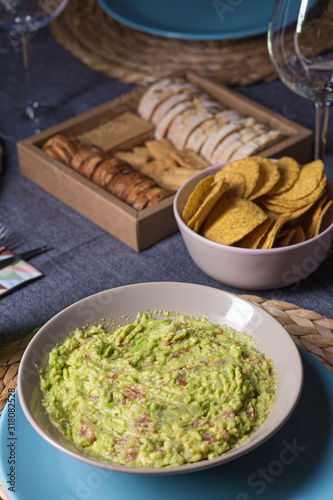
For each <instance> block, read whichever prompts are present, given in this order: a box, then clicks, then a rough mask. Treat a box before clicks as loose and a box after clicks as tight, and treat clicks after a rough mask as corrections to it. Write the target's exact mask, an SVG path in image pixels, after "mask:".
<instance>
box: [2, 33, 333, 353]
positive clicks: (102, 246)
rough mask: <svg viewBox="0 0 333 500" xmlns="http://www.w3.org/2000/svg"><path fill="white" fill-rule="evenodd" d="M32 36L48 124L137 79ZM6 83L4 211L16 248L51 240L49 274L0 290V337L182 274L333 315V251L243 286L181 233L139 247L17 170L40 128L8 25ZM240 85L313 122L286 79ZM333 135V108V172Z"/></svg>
mask: <svg viewBox="0 0 333 500" xmlns="http://www.w3.org/2000/svg"><path fill="white" fill-rule="evenodd" d="M32 42H33V54H34V61H35V74H36V78H35V79H36V96H37V97H38V98H39V100H40V101H41V102H42V103H43V102H45V103H46V104H48V105H52V106H53V107H54V110H53V112H52V114H51V115H50V116H49V117H48V118H47V119H46V120H45V122H44V123H43V126H42V130H43V129H45V128H48V127H49V126H52V125H54V124H56V123H58V122H60V121H63V120H65V119H67V118H69V117H72V116H75V115H77V114H79V113H81V112H83V111H86V110H88V109H91V108H92V107H94V106H96V105H99V104H102V103H104V102H106V101H108V100H109V99H112V98H114V97H116V96H118V95H120V94H122V93H124V92H128V91H129V90H131V89H132V88H133V86H130V85H126V84H123V83H121V82H119V81H116V80H112V79H109V78H106V77H104V76H103V75H101V74H99V73H96V72H94V71H92V70H90V69H89V68H87V67H86V66H85V65H84V64H82V63H81V62H80V61H78V60H77V59H76V58H74V57H73V56H72V55H71V54H70V53H69V52H67V51H66V50H65V49H63V48H62V47H61V46H60V45H59V44H57V43H56V41H55V40H54V39H53V37H52V35H51V34H50V31H49V28H44V29H42V30H41V31H40V32H39V33H38V34H36V36H34V38H33V40H32ZM14 49H15V50H14ZM0 83H1V84H0V137H1V140H2V143H3V146H4V161H3V173H2V174H1V176H0V220H1V221H4V222H5V223H6V224H7V225H8V227H9V228H10V229H11V230H12V232H13V233H14V236H15V237H16V240H17V245H16V248H15V250H16V251H21V250H22V251H23V250H26V249H30V248H33V247H35V246H39V245H44V244H47V245H49V246H51V247H52V248H53V249H52V250H51V251H49V252H47V253H45V254H42V255H39V256H37V257H35V258H34V259H31V260H30V262H31V263H32V264H33V265H35V266H36V267H37V268H38V269H39V270H40V271H41V272H42V273H43V274H44V276H43V278H41V279H39V280H37V281H35V282H33V283H31V284H29V285H27V286H24V287H22V288H21V289H18V290H17V291H15V292H13V293H11V294H8V295H6V296H4V297H2V298H1V299H0V345H1V344H2V345H4V343H9V342H12V341H14V340H18V339H21V338H23V337H25V336H26V335H27V334H28V333H30V332H31V331H32V330H33V329H35V328H36V327H39V326H41V325H43V324H44V323H45V322H46V321H47V320H49V319H50V318H51V317H52V316H53V315H54V314H56V313H57V312H59V311H61V310H62V309H63V308H64V307H66V306H69V305H70V304H72V303H73V302H75V301H77V300H79V299H82V298H84V297H86V296H88V295H91V294H94V293H96V292H99V291H102V290H105V289H108V288H113V287H117V286H121V285H127V284H131V283H139V282H147V281H148V282H151V281H182V282H189V283H198V284H202V285H208V286H212V287H216V288H219V289H222V290H226V291H231V292H235V293H237V294H243V293H246V294H251V293H252V294H254V295H259V296H261V297H263V298H266V299H279V300H285V301H288V302H291V303H294V304H296V305H298V306H300V307H302V308H306V309H311V310H315V311H317V312H319V313H321V314H323V315H325V316H327V317H333V311H332V298H333V259H332V252H330V255H329V257H328V258H327V259H326V261H325V262H324V263H323V264H322V265H321V266H320V267H319V269H318V270H317V271H316V272H314V273H313V274H312V275H311V276H310V277H309V278H308V279H306V280H303V281H302V282H300V283H298V284H296V285H293V286H290V287H287V288H281V289H277V290H270V291H257V290H242V289H238V288H237V289H236V288H232V287H230V286H227V285H224V284H222V283H219V282H217V281H215V280H214V279H212V278H210V277H208V276H207V275H206V274H204V273H203V272H202V271H201V270H200V269H198V268H197V267H196V265H195V264H194V263H193V261H192V260H191V258H190V256H189V254H188V252H187V250H186V247H185V244H184V242H183V240H182V237H181V235H180V233H176V234H174V235H172V236H170V237H168V238H166V239H165V240H163V241H161V242H159V243H157V244H156V245H154V246H152V247H150V248H148V249H147V250H145V251H143V252H141V253H137V252H135V251H134V250H132V249H131V248H129V247H128V246H127V245H125V244H123V243H122V242H121V241H119V240H117V239H116V238H114V237H113V236H111V235H109V234H108V233H106V232H105V231H104V230H103V229H100V228H99V227H97V226H96V225H95V224H93V223H92V222H90V221H89V220H87V219H85V218H84V217H83V216H81V215H80V214H79V213H77V212H75V211H74V210H72V209H71V208H69V207H67V206H66V205H64V204H63V203H62V202H60V201H59V200H57V199H55V198H54V197H53V196H51V195H50V194H48V193H47V192H45V191H44V190H42V189H40V188H39V187H38V186H36V185H34V184H33V183H32V182H30V181H29V180H27V179H26V178H24V177H23V176H22V175H21V174H20V171H19V165H18V159H17V152H16V142H17V141H19V140H21V139H23V138H25V137H28V136H30V135H32V130H31V127H30V124H29V122H28V121H27V120H26V119H24V118H22V109H23V105H24V102H25V97H26V90H25V84H24V73H23V65H22V54H21V53H20V52H19V51H17V50H16V48H15V47H13V44H12V41H11V40H10V37H9V36H8V34H7V33H6V32H4V31H2V32H1V31H0ZM236 90H238V91H239V92H240V93H242V94H244V95H246V96H248V97H250V98H252V99H254V100H255V101H257V102H258V103H261V104H263V105H265V106H267V107H268V108H270V109H272V110H274V111H277V112H279V113H281V114H283V115H284V116H286V117H287V118H290V119H292V120H295V121H296V122H298V123H300V124H302V125H304V126H306V127H308V128H313V127H314V107H313V104H312V103H311V102H310V101H307V100H305V99H303V98H301V97H298V96H296V95H295V94H293V93H292V92H291V91H289V90H288V89H286V87H285V86H284V85H283V84H282V83H281V82H279V81H278V80H277V81H274V82H271V83H257V84H253V85H250V86H247V87H237V88H236ZM332 134H333V123H332V116H331V117H330V129H329V136H328V147H327V158H326V162H325V164H326V173H327V176H328V178H329V179H330V180H333V141H332ZM111 216H112V215H111Z"/></svg>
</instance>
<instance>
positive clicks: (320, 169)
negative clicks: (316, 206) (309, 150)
mask: <svg viewBox="0 0 333 500" xmlns="http://www.w3.org/2000/svg"><path fill="white" fill-rule="evenodd" d="M323 177H324V164H323V162H322V161H321V160H315V161H313V162H311V163H307V164H306V165H304V166H303V167H302V168H301V171H300V173H299V176H298V179H297V181H296V182H295V184H294V185H293V186H292V187H291V188H290V189H288V191H284V192H283V193H281V194H278V195H275V196H274V199H275V200H276V201H282V202H283V201H287V202H288V201H299V200H301V199H303V198H306V197H307V196H309V195H311V194H312V193H313V192H314V191H315V190H316V188H317V187H318V185H319V183H320V182H321V181H322V179H323Z"/></svg>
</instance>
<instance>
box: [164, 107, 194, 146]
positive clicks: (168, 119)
mask: <svg viewBox="0 0 333 500" xmlns="http://www.w3.org/2000/svg"><path fill="white" fill-rule="evenodd" d="M191 107H193V104H192V102H191V101H186V102H180V103H179V104H177V105H176V106H174V107H173V108H171V109H170V111H168V113H167V114H166V115H164V117H163V118H162V120H161V121H160V122H159V123H158V124H157V125H156V127H155V139H157V140H160V139H163V137H166V135H167V132H168V129H169V127H170V125H171V123H172V122H173V120H174V119H175V118H176V117H177V116H178V115H179V114H180V113H182V112H183V111H185V109H189V108H191Z"/></svg>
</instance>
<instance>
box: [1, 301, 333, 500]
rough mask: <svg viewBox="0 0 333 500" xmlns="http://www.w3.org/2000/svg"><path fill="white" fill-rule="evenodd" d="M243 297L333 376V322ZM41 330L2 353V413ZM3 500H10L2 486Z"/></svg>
mask: <svg viewBox="0 0 333 500" xmlns="http://www.w3.org/2000/svg"><path fill="white" fill-rule="evenodd" d="M240 297H243V298H244V299H247V300H249V301H251V302H253V303H254V304H257V305H258V306H260V307H262V308H263V309H264V310H266V311H267V312H268V313H270V314H271V315H272V316H274V318H275V319H276V320H277V321H278V322H279V323H280V324H281V325H283V326H284V328H285V329H286V330H287V332H288V333H289V334H290V336H291V338H292V339H293V340H294V342H295V343H296V344H297V345H298V346H300V347H303V348H304V349H305V350H306V351H308V352H309V353H310V354H312V355H313V356H314V357H315V358H316V359H318V360H319V361H320V362H321V363H322V364H323V365H324V366H325V367H326V368H327V369H328V370H329V371H330V372H331V373H333V319H329V318H326V317H324V316H322V315H321V314H319V313H317V312H315V311H311V310H309V309H302V308H301V307H298V306H297V305H295V304H292V303H289V302H284V301H281V300H266V299H263V298H261V297H258V296H256V295H240ZM37 331H38V329H37V330H35V331H34V332H32V333H31V334H30V335H29V336H28V337H25V338H24V339H23V340H19V341H17V342H14V343H13V344H11V345H9V346H8V347H6V348H5V349H3V350H2V351H0V414H1V412H2V410H3V408H4V406H5V404H6V401H7V399H8V394H9V393H10V389H13V388H15V387H16V381H17V371H18V367H19V364H20V360H21V358H22V355H23V353H24V350H25V348H26V347H27V345H28V343H29V342H30V340H31V339H32V338H33V336H34V335H35V334H36V333H37ZM0 499H1V500H8V497H7V496H6V493H5V491H4V489H3V487H2V485H1V483H0Z"/></svg>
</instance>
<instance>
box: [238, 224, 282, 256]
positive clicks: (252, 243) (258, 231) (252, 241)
mask: <svg viewBox="0 0 333 500" xmlns="http://www.w3.org/2000/svg"><path fill="white" fill-rule="evenodd" d="M274 223H275V220H274V219H273V218H272V217H267V219H266V220H265V221H264V222H262V223H261V224H260V225H259V226H257V227H256V228H255V229H253V231H251V232H250V233H249V234H247V235H246V236H244V238H242V239H241V240H240V241H238V242H237V243H235V246H237V247H241V248H252V249H254V248H258V247H259V245H260V242H261V241H262V239H263V238H264V237H265V235H266V233H267V232H268V231H269V229H270V228H271V227H272V225H273V224H274Z"/></svg>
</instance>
